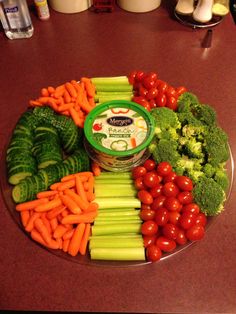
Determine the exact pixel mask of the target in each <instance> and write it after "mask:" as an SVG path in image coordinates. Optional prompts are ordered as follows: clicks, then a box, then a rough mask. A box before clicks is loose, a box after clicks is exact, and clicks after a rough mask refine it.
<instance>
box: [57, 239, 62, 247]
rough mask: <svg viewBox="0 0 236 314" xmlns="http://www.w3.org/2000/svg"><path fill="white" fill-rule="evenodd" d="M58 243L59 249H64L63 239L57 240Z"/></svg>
mask: <svg viewBox="0 0 236 314" xmlns="http://www.w3.org/2000/svg"><path fill="white" fill-rule="evenodd" d="M56 242H57V243H58V246H59V249H62V246H63V240H62V238H57V239H56Z"/></svg>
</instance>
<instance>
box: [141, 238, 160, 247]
mask: <svg viewBox="0 0 236 314" xmlns="http://www.w3.org/2000/svg"><path fill="white" fill-rule="evenodd" d="M156 239H157V236H156V235H153V236H149V235H143V245H144V247H145V248H147V247H148V246H151V245H153V244H155V243H156Z"/></svg>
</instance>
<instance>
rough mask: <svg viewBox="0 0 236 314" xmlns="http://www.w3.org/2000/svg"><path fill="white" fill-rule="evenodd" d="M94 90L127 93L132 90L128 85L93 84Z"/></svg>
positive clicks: (112, 83)
mask: <svg viewBox="0 0 236 314" xmlns="http://www.w3.org/2000/svg"><path fill="white" fill-rule="evenodd" d="M95 89H96V91H97V92H128V91H130V92H131V91H132V90H133V86H132V85H128V84H116V83H114V82H111V83H110V84H106V85H104V84H102V83H101V84H95Z"/></svg>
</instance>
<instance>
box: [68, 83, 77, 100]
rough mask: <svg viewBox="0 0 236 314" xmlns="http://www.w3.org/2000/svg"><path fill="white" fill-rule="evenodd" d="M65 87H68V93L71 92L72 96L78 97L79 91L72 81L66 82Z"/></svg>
mask: <svg viewBox="0 0 236 314" xmlns="http://www.w3.org/2000/svg"><path fill="white" fill-rule="evenodd" d="M65 88H66V89H67V91H68V93H69V94H70V96H71V97H74V98H76V97H77V91H76V89H75V87H74V85H73V84H71V83H70V82H66V83H65Z"/></svg>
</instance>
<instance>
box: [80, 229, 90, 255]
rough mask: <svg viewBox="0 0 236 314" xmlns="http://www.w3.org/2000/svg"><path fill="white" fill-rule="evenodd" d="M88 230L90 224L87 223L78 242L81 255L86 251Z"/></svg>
mask: <svg viewBox="0 0 236 314" xmlns="http://www.w3.org/2000/svg"><path fill="white" fill-rule="evenodd" d="M90 232H91V225H90V224H89V223H88V224H86V226H85V230H84V234H83V236H82V239H81V242H80V247H79V252H80V254H81V255H85V253H86V249H87V245H88V241H89V236H90Z"/></svg>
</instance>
